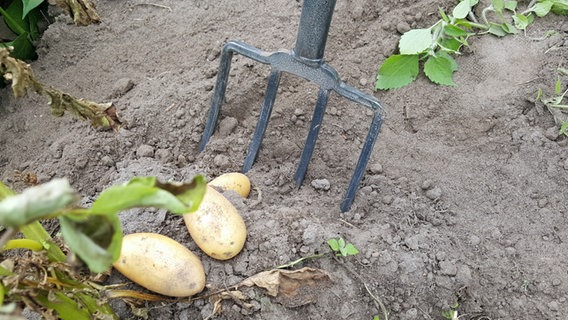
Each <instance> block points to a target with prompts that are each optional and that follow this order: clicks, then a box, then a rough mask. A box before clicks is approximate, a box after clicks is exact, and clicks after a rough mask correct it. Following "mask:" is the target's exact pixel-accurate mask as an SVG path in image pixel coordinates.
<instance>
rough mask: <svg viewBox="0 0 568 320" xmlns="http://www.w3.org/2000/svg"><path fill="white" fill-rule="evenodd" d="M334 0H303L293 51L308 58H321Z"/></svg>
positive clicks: (301, 56)
mask: <svg viewBox="0 0 568 320" xmlns="http://www.w3.org/2000/svg"><path fill="white" fill-rule="evenodd" d="M335 2H336V0H304V2H303V4H302V13H301V15H300V26H299V28H298V37H297V38H296V46H295V47H294V53H295V54H296V55H297V56H299V57H300V58H305V59H308V60H316V62H317V61H318V60H323V53H324V51H325V44H326V42H327V33H328V31H329V25H330V24H331V18H332V17H333V9H334V8H335Z"/></svg>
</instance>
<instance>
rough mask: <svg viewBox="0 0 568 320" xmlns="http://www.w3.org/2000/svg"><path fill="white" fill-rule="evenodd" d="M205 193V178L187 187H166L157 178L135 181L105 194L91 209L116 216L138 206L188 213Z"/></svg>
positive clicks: (106, 191)
mask: <svg viewBox="0 0 568 320" xmlns="http://www.w3.org/2000/svg"><path fill="white" fill-rule="evenodd" d="M172 192H174V193H176V194H177V195H178V196H177V197H176V195H175V194H173V193H172ZM204 194H205V179H204V178H203V177H201V176H198V177H195V178H194V179H193V181H192V182H190V183H185V184H169V183H165V184H162V183H159V182H157V181H156V179H155V178H153V177H148V178H134V179H132V180H131V181H130V182H129V183H127V184H125V185H118V186H112V187H110V188H108V189H106V190H105V191H103V192H102V193H101V194H100V196H99V197H98V198H97V200H95V202H94V203H93V205H92V206H91V212H92V213H97V214H116V213H118V212H120V211H123V210H126V209H130V208H134V207H156V208H164V209H167V210H168V211H170V212H172V213H176V214H184V213H189V212H192V211H195V210H197V208H198V207H199V204H200V203H201V199H202V198H203V195H204Z"/></svg>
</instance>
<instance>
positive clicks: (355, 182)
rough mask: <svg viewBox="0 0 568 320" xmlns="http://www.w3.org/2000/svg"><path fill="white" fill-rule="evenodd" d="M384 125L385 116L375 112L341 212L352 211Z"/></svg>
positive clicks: (378, 111) (342, 203)
mask: <svg viewBox="0 0 568 320" xmlns="http://www.w3.org/2000/svg"><path fill="white" fill-rule="evenodd" d="M382 124H383V116H382V114H381V113H380V110H375V112H374V115H373V120H372V122H371V127H370V128H369V133H368V134H367V138H366V139H365V144H364V145H363V149H362V150H361V154H360V155H359V160H358V161H357V166H356V167H355V172H353V176H352V177H351V181H350V182H349V187H347V192H346V193H345V196H344V197H343V201H342V202H341V207H340V209H341V212H347V211H349V209H351V205H352V204H353V200H354V199H355V193H356V192H357V188H358V187H359V183H361V179H362V178H363V173H365V168H366V167H367V163H368V162H369V158H370V156H371V152H372V151H373V146H374V145H375V141H376V140H377V136H378V135H379V132H380V131H381V126H382Z"/></svg>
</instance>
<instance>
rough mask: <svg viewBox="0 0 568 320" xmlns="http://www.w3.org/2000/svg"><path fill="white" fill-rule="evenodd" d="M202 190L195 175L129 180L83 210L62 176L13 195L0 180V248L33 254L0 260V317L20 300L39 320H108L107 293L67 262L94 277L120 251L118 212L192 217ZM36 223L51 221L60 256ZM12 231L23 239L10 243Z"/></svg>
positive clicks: (121, 234)
mask: <svg viewBox="0 0 568 320" xmlns="http://www.w3.org/2000/svg"><path fill="white" fill-rule="evenodd" d="M205 186H206V185H205V179H204V178H203V177H201V176H197V177H195V178H194V179H193V180H192V181H190V182H188V183H161V182H159V181H158V180H157V179H156V178H154V177H136V178H133V179H132V180H130V181H129V182H127V183H125V184H122V185H116V186H112V187H110V188H108V189H106V190H105V191H103V192H102V193H101V194H100V195H99V197H98V198H97V199H96V200H95V201H94V202H93V203H92V205H91V206H90V207H89V208H84V207H81V206H79V205H78V200H79V199H80V197H79V196H78V195H77V194H76V193H75V191H74V190H73V188H72V187H71V186H70V185H69V182H68V181H67V180H66V179H54V180H52V181H50V182H48V183H45V184H42V185H38V186H34V187H31V188H28V189H26V190H25V191H23V192H22V193H21V194H15V193H14V192H12V191H11V190H10V189H9V188H8V187H7V186H6V185H4V184H3V183H1V182H0V200H1V201H0V225H1V226H2V227H4V228H6V230H5V231H4V234H3V235H2V237H1V238H0V248H2V250H6V249H9V248H13V249H15V248H20V249H30V250H34V251H38V253H34V254H32V255H26V256H18V257H17V258H15V259H6V260H4V261H2V262H1V263H0V303H1V304H3V305H2V306H1V307H0V315H1V313H2V312H5V313H10V311H13V310H14V309H15V308H16V306H17V303H24V304H25V305H26V306H28V307H29V308H31V309H33V310H36V311H37V312H40V313H41V314H42V316H44V317H45V318H47V319H57V318H60V319H93V318H96V319H115V318H116V316H114V313H113V311H112V310H111V309H110V307H108V304H107V303H106V300H105V299H106V298H105V295H104V294H106V296H109V292H110V291H112V289H108V288H105V287H103V286H99V285H96V284H95V283H94V282H92V281H90V280H89V278H88V277H85V276H84V275H80V274H79V273H78V272H77V270H76V267H74V264H73V263H69V261H77V258H76V257H78V258H79V259H80V260H81V261H82V262H84V263H85V264H86V266H87V267H88V268H89V270H90V271H91V272H92V273H94V274H96V273H101V272H105V271H107V270H109V268H110V266H111V264H112V263H113V262H114V261H115V260H116V259H117V258H118V257H119V255H120V250H121V246H122V237H123V233H122V228H121V224H120V221H119V218H118V213H119V212H121V211H123V210H127V209H130V208H140V207H155V208H163V209H166V210H168V211H170V212H172V213H174V214H180V215H181V214H185V213H189V212H193V211H195V210H197V208H198V207H199V205H200V203H201V199H202V198H203V195H204V194H205ZM44 219H58V220H59V225H60V227H61V234H62V236H63V239H64V241H65V248H68V249H69V251H70V252H69V254H68V255H65V254H64V253H63V250H64V247H60V246H59V245H57V244H56V241H55V240H54V239H52V237H51V236H50V235H49V234H48V233H47V231H46V230H45V229H44V228H43V227H42V225H41V224H40V222H39V221H40V220H44ZM19 231H21V233H22V234H23V236H24V239H12V238H14V237H15V236H16V234H17V233H18V232H19ZM47 270H49V272H48V271H47ZM103 293H104V294H103ZM54 313H56V314H54Z"/></svg>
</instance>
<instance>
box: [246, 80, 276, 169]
mask: <svg viewBox="0 0 568 320" xmlns="http://www.w3.org/2000/svg"><path fill="white" fill-rule="evenodd" d="M280 75H281V72H280V71H279V70H276V69H272V70H271V71H270V75H269V76H268V84H267V86H266V91H265V93H264V102H263V104H262V107H261V108H260V115H259V116H258V122H257V124H256V129H255V130H254V134H253V136H252V141H251V143H250V145H249V149H248V152H247V156H246V158H245V162H244V164H243V172H245V173H246V172H248V171H249V170H250V169H251V168H252V165H253V163H254V160H256V156H257V155H258V151H259V149H260V145H261V144H262V139H263V138H264V133H265V132H266V127H267V126H268V120H269V118H270V114H271V113H272V107H273V106H274V101H275V100H276V94H277V93H278V85H279V84H280Z"/></svg>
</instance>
